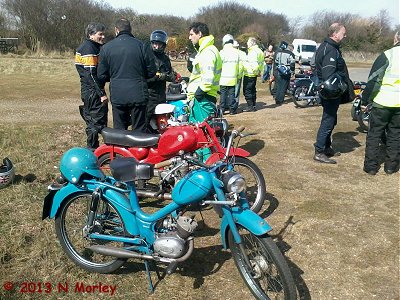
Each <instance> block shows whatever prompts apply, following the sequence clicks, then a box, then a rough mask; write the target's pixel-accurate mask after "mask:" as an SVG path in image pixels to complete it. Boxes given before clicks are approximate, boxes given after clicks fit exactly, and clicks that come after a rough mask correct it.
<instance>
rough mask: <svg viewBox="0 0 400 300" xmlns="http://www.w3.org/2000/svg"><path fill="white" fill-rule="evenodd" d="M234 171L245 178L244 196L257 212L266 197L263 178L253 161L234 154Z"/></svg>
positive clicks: (251, 207)
mask: <svg viewBox="0 0 400 300" xmlns="http://www.w3.org/2000/svg"><path fill="white" fill-rule="evenodd" d="M233 164H234V169H235V171H237V172H239V174H241V175H242V176H243V177H244V179H245V180H246V186H247V188H246V197H247V201H248V202H249V206H250V209H251V210H252V211H254V212H255V213H258V212H259V211H260V209H261V207H262V206H263V204H264V201H265V197H266V185H265V179H264V176H263V174H262V173H261V170H260V169H259V168H258V167H257V165H256V164H255V163H253V162H252V161H251V160H249V159H248V158H245V157H240V156H236V157H235V160H234V161H233Z"/></svg>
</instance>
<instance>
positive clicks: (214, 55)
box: [187, 35, 222, 100]
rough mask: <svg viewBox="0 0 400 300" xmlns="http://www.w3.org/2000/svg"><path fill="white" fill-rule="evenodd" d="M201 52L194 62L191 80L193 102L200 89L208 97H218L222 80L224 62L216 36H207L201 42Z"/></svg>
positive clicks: (189, 86)
mask: <svg viewBox="0 0 400 300" xmlns="http://www.w3.org/2000/svg"><path fill="white" fill-rule="evenodd" d="M199 46H200V47H199V50H198V53H197V55H196V57H195V58H194V60H193V70H192V74H191V75H190V78H189V84H188V88H187V91H188V98H189V99H190V100H191V99H193V97H194V94H195V92H196V90H197V88H198V87H200V88H201V89H202V91H203V92H206V93H207V94H208V95H210V96H213V97H217V92H218V91H219V80H220V78H221V70H222V60H221V56H220V55H219V51H218V49H217V48H216V47H215V46H214V36H212V35H207V36H205V37H202V38H201V39H200V40H199Z"/></svg>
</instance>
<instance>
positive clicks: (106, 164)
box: [97, 153, 122, 176]
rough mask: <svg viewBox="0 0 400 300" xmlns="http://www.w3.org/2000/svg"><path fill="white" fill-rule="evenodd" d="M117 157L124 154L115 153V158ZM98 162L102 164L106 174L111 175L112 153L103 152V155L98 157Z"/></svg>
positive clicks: (101, 167) (101, 166)
mask: <svg viewBox="0 0 400 300" xmlns="http://www.w3.org/2000/svg"><path fill="white" fill-rule="evenodd" d="M117 157H122V155H121V154H115V157H114V158H117ZM97 162H98V164H99V166H100V169H101V170H102V171H103V172H104V174H106V175H108V176H109V175H111V171H110V162H111V155H110V153H106V154H103V155H102V156H100V157H99V158H98V160H97Z"/></svg>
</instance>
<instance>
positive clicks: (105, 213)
mask: <svg viewBox="0 0 400 300" xmlns="http://www.w3.org/2000/svg"><path fill="white" fill-rule="evenodd" d="M91 201H92V193H91V192H88V191H87V192H82V193H79V194H74V195H72V196H70V197H69V198H67V199H65V200H64V201H63V203H62V204H61V208H60V210H59V212H58V213H57V216H56V219H55V227H56V235H57V238H58V240H59V241H60V244H61V247H62V248H63V250H64V252H65V253H66V254H67V255H68V256H69V258H70V259H71V260H72V261H73V262H74V263H75V264H76V265H78V266H79V267H81V268H83V269H85V270H86V271H89V272H95V273H111V272H114V271H115V270H117V269H119V268H120V267H121V266H122V265H123V264H124V263H125V261H126V259H121V258H115V257H111V256H105V255H101V254H98V253H95V252H93V251H92V250H90V249H88V248H89V247H90V246H92V245H103V246H104V245H107V246H111V247H118V248H120V247H123V246H124V243H122V242H113V241H106V240H96V239H89V238H86V237H84V236H83V229H84V227H85V225H86V222H87V218H88V215H89V208H90V205H91ZM95 215H96V216H95V220H94V224H95V225H94V226H93V228H92V229H91V230H90V232H96V233H101V234H103V235H104V234H105V235H113V236H124V235H125V233H126V231H125V225H124V222H123V221H122V218H121V216H120V214H119V213H118V210H116V209H115V207H114V206H113V205H112V204H110V203H109V202H107V201H105V200H104V199H102V198H101V197H100V200H99V204H98V208H97V211H96V214H95Z"/></svg>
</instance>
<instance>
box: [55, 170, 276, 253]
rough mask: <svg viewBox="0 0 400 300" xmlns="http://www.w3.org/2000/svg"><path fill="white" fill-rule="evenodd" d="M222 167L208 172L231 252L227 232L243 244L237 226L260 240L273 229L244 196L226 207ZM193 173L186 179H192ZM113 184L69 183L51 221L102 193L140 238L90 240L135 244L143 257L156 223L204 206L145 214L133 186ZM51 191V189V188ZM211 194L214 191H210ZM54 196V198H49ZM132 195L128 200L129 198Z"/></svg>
mask: <svg viewBox="0 0 400 300" xmlns="http://www.w3.org/2000/svg"><path fill="white" fill-rule="evenodd" d="M220 167H221V164H217V165H216V166H214V167H212V168H210V169H208V170H207V172H206V173H207V174H208V176H210V178H211V182H212V190H213V192H214V193H215V195H216V196H217V197H216V199H217V201H221V204H220V205H222V212H223V216H222V219H221V224H220V234H221V241H222V245H223V247H224V249H227V248H228V240H227V232H228V229H230V230H231V231H232V234H233V237H234V240H235V242H236V243H237V244H240V243H241V242H242V240H241V237H240V235H239V232H238V229H237V224H238V225H240V226H242V227H244V228H246V229H247V230H249V231H250V232H252V233H253V234H255V235H257V236H262V235H264V234H266V233H267V232H269V231H271V230H272V228H271V227H270V225H269V224H268V223H267V222H266V221H265V220H264V219H262V218H261V217H260V216H259V215H257V214H256V213H254V212H253V211H251V210H250V208H249V205H248V202H247V200H246V198H245V193H244V192H241V193H240V194H239V201H238V202H239V205H236V206H233V207H230V206H228V205H226V204H225V203H226V201H227V199H226V197H225V193H224V190H223V186H224V185H223V183H222V182H221V180H219V179H218V178H217V175H216V170H217V169H218V168H220ZM190 174H191V172H190V173H189V174H188V175H187V176H190ZM108 178H109V180H110V183H108V182H106V181H97V180H95V179H92V180H83V181H82V183H81V184H79V185H75V184H72V183H67V184H66V185H65V186H63V187H61V188H60V189H58V190H57V191H56V193H55V194H54V193H53V194H52V196H53V197H52V199H51V201H52V202H51V205H50V211H49V213H48V215H47V216H48V217H49V218H54V217H55V216H56V215H57V213H58V211H59V209H60V207H61V206H62V203H63V201H65V200H66V199H68V198H69V197H71V196H73V195H75V194H79V193H82V192H85V191H86V192H87V191H90V192H92V193H94V192H99V191H100V194H101V197H103V199H105V200H106V201H107V202H109V203H111V204H112V205H113V206H114V207H115V209H116V210H117V211H118V213H119V214H120V216H121V218H122V220H123V222H124V225H125V229H126V231H127V233H128V234H130V235H132V236H139V237H132V238H131V237H120V236H109V235H103V234H98V233H90V234H89V235H88V236H89V237H90V238H92V239H99V240H108V241H116V242H124V243H129V244H132V245H133V246H130V247H128V248H132V247H134V248H135V250H136V251H140V252H141V253H145V254H151V249H150V247H149V246H148V245H152V244H153V243H154V241H155V238H156V230H155V226H156V222H157V221H159V220H161V219H164V218H165V217H167V216H168V215H171V214H172V215H177V213H178V212H179V210H180V209H181V208H183V207H185V206H186V205H188V204H192V203H196V202H201V201H202V200H204V199H202V200H198V201H194V202H190V203H185V204H183V205H180V204H178V203H176V202H174V201H172V202H170V203H169V204H167V205H166V206H164V207H162V208H161V209H159V210H157V211H156V212H154V213H152V214H147V213H145V212H144V211H143V210H142V209H141V207H140V204H139V199H138V197H137V195H136V189H135V186H134V184H133V182H130V183H126V189H122V188H119V187H116V186H114V185H113V184H112V183H113V182H115V180H114V179H113V178H112V177H108ZM50 189H51V188H50ZM210 192H211V190H210ZM49 195H51V194H49ZM127 195H129V196H127Z"/></svg>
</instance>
